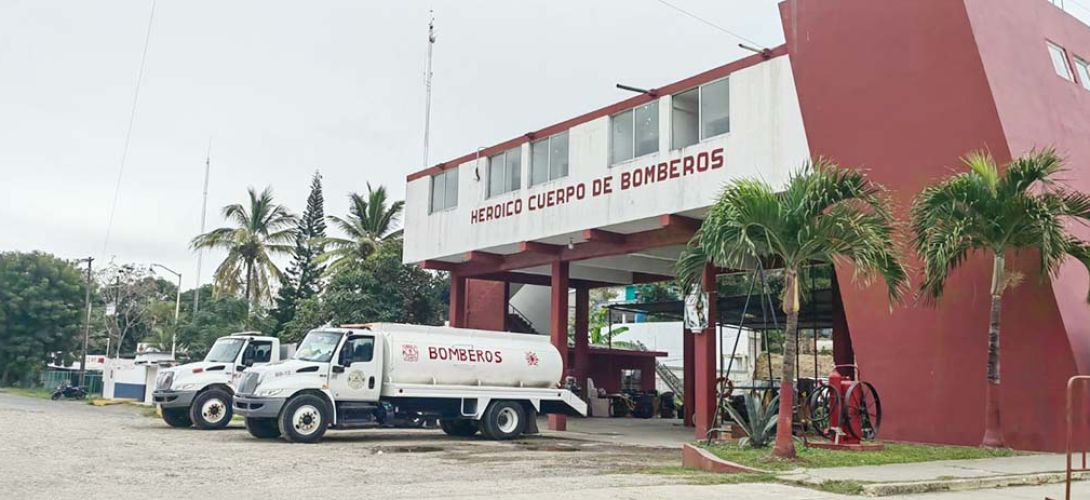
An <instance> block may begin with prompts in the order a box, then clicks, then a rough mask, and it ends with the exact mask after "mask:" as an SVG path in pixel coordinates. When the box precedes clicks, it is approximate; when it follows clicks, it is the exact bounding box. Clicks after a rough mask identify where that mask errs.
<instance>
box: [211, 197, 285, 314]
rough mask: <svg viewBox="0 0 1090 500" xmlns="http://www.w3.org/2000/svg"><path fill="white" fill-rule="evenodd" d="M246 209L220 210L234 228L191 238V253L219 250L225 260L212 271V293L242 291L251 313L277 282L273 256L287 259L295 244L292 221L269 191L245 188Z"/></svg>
mask: <svg viewBox="0 0 1090 500" xmlns="http://www.w3.org/2000/svg"><path fill="white" fill-rule="evenodd" d="M248 191H249V195H250V203H249V206H248V207H247V206H243V205H242V204H237V203H236V204H232V205H227V206H225V207H223V217H224V218H225V219H227V220H228V221H229V222H231V223H232V224H233V225H234V227H221V228H218V229H213V230H211V231H209V232H207V233H204V234H202V235H199V236H197V237H196V238H193V241H192V242H191V243H190V246H191V247H192V248H193V249H194V250H198V249H206V248H219V249H223V250H226V251H227V257H225V258H224V259H223V262H222V263H220V265H219V267H217V268H216V274H215V282H216V291H217V292H219V293H226V294H230V295H235V294H237V293H238V292H239V289H240V288H243V287H244V289H245V293H244V295H243V296H244V297H245V298H246V301H247V303H248V304H249V306H250V308H251V310H252V309H253V307H254V306H256V305H258V304H259V303H260V302H261V301H262V300H268V299H269V298H270V297H271V295H270V290H269V285H270V283H272V282H279V281H280V278H281V272H280V269H278V268H277V267H276V264H275V263H274V262H273V260H272V256H273V255H288V254H290V253H291V251H292V248H293V245H292V243H294V241H295V226H296V219H295V216H293V215H292V214H291V213H290V212H288V209H287V208H285V207H284V206H283V205H277V204H276V203H274V202H273V196H272V191H271V190H270V189H269V188H265V189H264V190H263V191H261V193H260V194H259V193H257V192H256V191H255V190H254V188H249V190H248Z"/></svg>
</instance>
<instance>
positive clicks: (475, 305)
mask: <svg viewBox="0 0 1090 500" xmlns="http://www.w3.org/2000/svg"><path fill="white" fill-rule="evenodd" d="M467 281H468V284H467V285H466V326H465V327H466V328H477V329H480V330H495V331H504V330H506V329H507V284H506V283H504V282H502V281H487V280H474V279H471V280H467Z"/></svg>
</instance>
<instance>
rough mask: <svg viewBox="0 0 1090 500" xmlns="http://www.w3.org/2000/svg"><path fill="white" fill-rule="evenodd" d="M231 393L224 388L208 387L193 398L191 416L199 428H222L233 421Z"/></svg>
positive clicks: (190, 408)
mask: <svg viewBox="0 0 1090 500" xmlns="http://www.w3.org/2000/svg"><path fill="white" fill-rule="evenodd" d="M233 415H234V411H233V410H232V409H231V394H229V393H228V392H227V391H225V390H223V389H208V390H206V391H204V392H201V393H200V394H197V397H195V398H193V406H190V407H189V418H190V419H191V420H193V426H194V427H196V428H198V429H222V428H224V427H227V424H229V423H231V417H232V416H233Z"/></svg>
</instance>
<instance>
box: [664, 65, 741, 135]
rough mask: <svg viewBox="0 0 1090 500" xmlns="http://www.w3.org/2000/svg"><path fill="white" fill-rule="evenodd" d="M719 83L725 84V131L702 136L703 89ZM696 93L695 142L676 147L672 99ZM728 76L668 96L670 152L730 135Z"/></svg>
mask: <svg viewBox="0 0 1090 500" xmlns="http://www.w3.org/2000/svg"><path fill="white" fill-rule="evenodd" d="M720 82H727V131H726V132H722V133H719V134H715V135H705V134H704V87H707V86H710V85H714V84H716V83H720ZM694 90H695V91H696V142H694V143H692V144H686V145H684V146H678V145H677V144H676V142H677V137H675V136H674V110H675V109H676V108H674V97H676V96H679V95H681V94H685V93H688V92H692V91H694ZM730 131H731V127H730V75H727V76H724V77H722V78H717V79H715V80H712V81H710V82H704V83H702V84H700V85H697V86H696V87H690V88H687V89H685V90H682V91H680V92H675V93H673V94H670V150H671V151H676V150H679V149H685V148H687V147H689V146H696V145H697V144H701V143H703V142H705V141H707V140H709V139H713V138H716V137H720V136H724V135H728V134H730Z"/></svg>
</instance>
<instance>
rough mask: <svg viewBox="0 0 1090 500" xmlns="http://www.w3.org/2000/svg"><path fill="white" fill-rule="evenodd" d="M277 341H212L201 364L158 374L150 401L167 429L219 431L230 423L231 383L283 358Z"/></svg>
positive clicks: (239, 337) (241, 337) (254, 336)
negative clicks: (153, 402)
mask: <svg viewBox="0 0 1090 500" xmlns="http://www.w3.org/2000/svg"><path fill="white" fill-rule="evenodd" d="M285 354H287V353H286V352H282V351H281V346H280V340H279V339H277V338H275V337H263V336H261V334H259V333H257V332H242V333H233V334H231V335H227V336H224V337H220V338H218V339H216V342H215V343H214V344H212V348H211V349H209V350H208V354H207V355H205V357H204V360H203V361H197V362H195V363H186V364H184V365H179V366H175V367H173V368H169V369H166V370H162V371H160V372H159V376H158V377H157V378H156V380H155V391H154V392H152V398H153V399H154V401H155V404H157V405H159V411H160V412H161V413H162V415H163V421H165V422H166V423H167V425H169V426H171V427H189V426H194V427H196V428H198V429H220V428H223V427H225V426H226V425H227V424H229V423H231V397H232V395H233V394H234V391H233V390H232V388H231V383H232V381H233V380H235V379H237V377H238V376H239V375H240V374H241V373H242V372H243V371H244V370H246V369H248V368H250V367H256V366H264V365H267V364H269V363H275V362H277V361H280V360H281V359H283V358H284V357H285Z"/></svg>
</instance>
